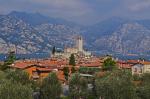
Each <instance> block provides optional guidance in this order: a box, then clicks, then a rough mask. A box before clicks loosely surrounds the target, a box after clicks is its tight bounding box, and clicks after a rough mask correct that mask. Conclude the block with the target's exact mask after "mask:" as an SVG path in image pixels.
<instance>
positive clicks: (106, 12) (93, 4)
mask: <svg viewBox="0 0 150 99" xmlns="http://www.w3.org/2000/svg"><path fill="white" fill-rule="evenodd" d="M149 9H150V0H0V14H8V13H10V12H11V11H24V12H31V13H32V12H33V13H36V12H38V13H41V14H44V15H47V16H50V17H57V18H63V19H66V20H69V21H74V22H76V23H79V24H89V25H90V24H95V23H97V22H99V21H102V20H104V19H107V18H111V17H123V18H130V19H150V11H149Z"/></svg>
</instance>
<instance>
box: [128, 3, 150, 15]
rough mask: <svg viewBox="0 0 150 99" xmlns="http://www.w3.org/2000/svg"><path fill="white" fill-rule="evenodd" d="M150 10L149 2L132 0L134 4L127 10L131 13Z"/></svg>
mask: <svg viewBox="0 0 150 99" xmlns="http://www.w3.org/2000/svg"><path fill="white" fill-rule="evenodd" d="M149 8H150V0H134V3H132V4H131V5H130V6H129V9H130V10H131V11H135V12H138V11H142V10H146V9H149Z"/></svg>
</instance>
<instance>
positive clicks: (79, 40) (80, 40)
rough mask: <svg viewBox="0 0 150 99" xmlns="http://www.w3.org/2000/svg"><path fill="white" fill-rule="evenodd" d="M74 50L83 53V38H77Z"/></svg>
mask: <svg viewBox="0 0 150 99" xmlns="http://www.w3.org/2000/svg"><path fill="white" fill-rule="evenodd" d="M76 48H77V50H78V51H79V52H83V38H82V37H81V36H78V37H77V40H76Z"/></svg>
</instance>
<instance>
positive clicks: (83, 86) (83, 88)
mask: <svg viewBox="0 0 150 99" xmlns="http://www.w3.org/2000/svg"><path fill="white" fill-rule="evenodd" d="M69 96H70V98H71V99H86V98H87V97H88V83H87V80H86V79H85V78H83V77H81V76H80V74H77V73H75V74H73V75H72V77H71V79H70V81H69Z"/></svg>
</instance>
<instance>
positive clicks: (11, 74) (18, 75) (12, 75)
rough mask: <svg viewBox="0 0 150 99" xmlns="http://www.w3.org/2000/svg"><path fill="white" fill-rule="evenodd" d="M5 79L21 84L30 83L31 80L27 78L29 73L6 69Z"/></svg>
mask: <svg viewBox="0 0 150 99" xmlns="http://www.w3.org/2000/svg"><path fill="white" fill-rule="evenodd" d="M6 72H7V73H6V79H9V80H10V81H11V82H14V83H21V84H23V85H26V84H31V80H30V79H29V74H28V73H27V72H25V71H22V70H11V69H10V70H7V71H6Z"/></svg>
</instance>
